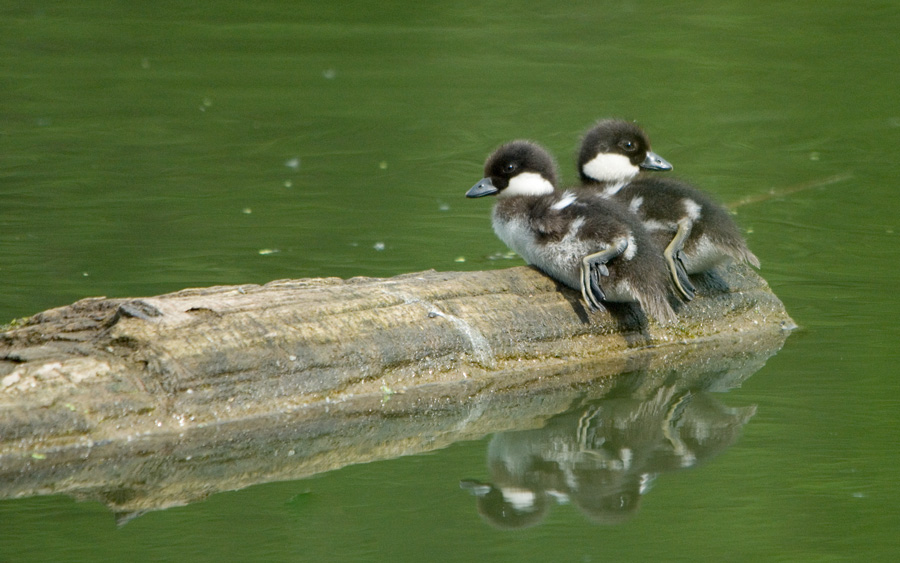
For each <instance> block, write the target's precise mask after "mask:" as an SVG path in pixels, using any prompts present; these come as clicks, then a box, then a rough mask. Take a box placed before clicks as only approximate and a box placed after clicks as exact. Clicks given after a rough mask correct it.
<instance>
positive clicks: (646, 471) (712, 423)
mask: <svg viewBox="0 0 900 563" xmlns="http://www.w3.org/2000/svg"><path fill="white" fill-rule="evenodd" d="M643 375H644V374H633V375H632V376H631V377H629V378H628V379H627V380H626V381H624V382H622V384H621V385H618V386H617V387H616V388H614V389H613V390H611V391H610V393H609V394H608V395H607V396H606V397H604V398H602V399H597V400H591V401H585V402H581V403H579V404H578V405H577V406H576V407H575V408H573V409H571V410H569V411H567V412H565V413H563V414H560V415H557V416H555V417H553V418H551V419H550V420H548V421H547V424H546V425H545V426H544V427H543V428H539V429H535V430H523V431H517V432H503V433H500V434H496V435H494V437H493V438H492V439H491V441H490V445H489V446H488V452H487V458H488V463H487V465H488V471H489V473H490V479H491V480H490V482H479V481H475V480H463V481H462V482H461V483H460V485H461V487H462V488H464V489H466V490H468V491H470V492H471V493H473V494H474V495H475V496H476V497H477V499H478V500H477V505H478V513H479V514H480V515H481V516H482V517H483V518H484V519H485V520H486V521H487V522H489V523H491V524H493V525H495V526H497V527H499V528H523V527H528V526H533V525H535V524H538V523H539V522H541V521H542V520H543V519H544V517H545V516H546V515H547V513H548V511H549V510H550V507H551V506H552V505H553V504H554V503H559V504H563V503H571V504H573V505H574V506H576V507H578V509H579V510H580V511H581V512H582V513H583V514H584V515H585V516H587V517H588V518H589V519H591V520H593V521H595V522H598V523H603V524H616V523H620V522H622V521H624V520H626V519H628V518H630V517H631V516H632V515H634V514H635V513H636V512H637V510H638V507H639V506H640V500H641V497H642V496H643V495H644V494H646V493H647V491H648V490H649V489H650V487H651V485H652V484H653V482H654V480H655V479H656V477H657V476H658V475H660V474H662V473H667V472H670V471H677V470H679V469H685V468H688V467H693V466H695V465H697V464H698V463H700V462H702V461H704V460H707V459H710V458H712V457H715V456H716V455H718V454H719V453H721V452H722V451H724V450H725V449H726V448H728V446H730V445H731V444H733V443H734V442H735V441H736V440H737V439H738V436H739V434H740V431H741V429H742V428H743V426H744V424H746V423H747V421H748V420H750V418H751V417H752V416H753V415H754V414H755V413H756V407H755V406H748V407H742V408H730V407H727V406H725V405H724V404H722V403H721V402H720V401H719V400H718V399H717V398H715V397H713V396H712V395H711V394H710V393H709V392H708V391H707V390H706V389H704V388H702V387H697V386H695V385H694V384H688V385H685V384H684V383H686V382H685V381H684V380H683V379H682V378H679V377H678V376H677V374H673V377H672V378H671V379H669V380H667V381H666V382H665V383H663V384H662V385H660V386H659V387H656V388H655V389H653V390H647V389H642V386H641V383H642V378H643ZM723 375H727V374H723ZM704 383H707V384H708V382H704Z"/></svg>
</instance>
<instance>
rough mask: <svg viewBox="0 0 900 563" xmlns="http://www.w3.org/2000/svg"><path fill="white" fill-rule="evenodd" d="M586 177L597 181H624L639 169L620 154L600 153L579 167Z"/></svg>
mask: <svg viewBox="0 0 900 563" xmlns="http://www.w3.org/2000/svg"><path fill="white" fill-rule="evenodd" d="M581 171H582V172H584V175H585V176H587V177H588V178H591V179H593V180H596V181H598V182H625V181H628V180H630V179H632V178H634V177H635V176H637V173H638V172H640V171H641V169H640V168H638V167H637V165H635V164H632V163H631V161H630V160H628V159H627V158H625V157H624V156H622V155H621V154H610V153H601V154H598V155H597V156H595V157H594V158H593V159H592V160H590V161H588V162H586V163H585V164H584V166H582V167H581Z"/></svg>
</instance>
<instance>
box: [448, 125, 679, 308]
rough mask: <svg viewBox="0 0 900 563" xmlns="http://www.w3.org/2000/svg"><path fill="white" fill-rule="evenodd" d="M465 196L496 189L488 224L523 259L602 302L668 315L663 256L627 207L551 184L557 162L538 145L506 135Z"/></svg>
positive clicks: (597, 304) (592, 301) (591, 303)
mask: <svg viewBox="0 0 900 563" xmlns="http://www.w3.org/2000/svg"><path fill="white" fill-rule="evenodd" d="M484 176H485V177H484V178H483V179H482V180H480V181H479V182H478V183H477V184H475V186H473V187H472V188H471V189H470V190H469V191H468V192H467V193H466V197H482V196H487V195H496V196H497V203H496V205H494V210H493V214H492V223H493V227H494V232H495V233H496V234H497V236H498V237H499V238H500V240H502V241H503V242H504V243H506V245H507V246H508V247H509V248H510V249H512V250H514V251H515V252H517V253H518V254H519V255H520V256H522V258H524V259H525V261H526V262H528V263H529V264H531V265H533V266H536V267H537V268H538V269H540V270H541V271H542V272H544V273H546V274H547V275H549V276H550V277H551V278H553V279H555V280H557V281H559V282H561V283H563V284H565V285H567V286H569V287H571V288H573V289H576V290H580V291H581V295H582V296H583V297H584V301H585V302H586V303H587V305H588V308H589V309H590V310H592V311H596V310H602V309H603V305H602V302H604V301H606V302H637V303H639V304H640V306H641V308H642V309H643V310H644V311H645V312H646V313H647V314H649V315H651V316H652V317H654V318H656V319H657V320H658V321H660V322H664V323H665V322H671V321H674V320H675V312H674V311H673V310H672V306H671V305H670V302H669V298H670V296H671V297H674V290H673V287H672V283H671V281H670V279H669V276H668V275H667V270H666V263H665V259H664V258H663V256H662V252H661V250H660V249H659V247H658V246H657V245H656V244H655V243H654V242H653V240H652V238H651V237H650V236H649V235H648V233H647V232H646V231H645V229H644V228H643V227H642V226H641V223H640V221H639V220H638V219H637V218H636V217H635V216H634V214H633V213H631V212H630V211H629V210H628V209H627V208H626V207H623V206H622V205H620V204H618V203H617V202H614V201H607V200H604V199H602V198H598V197H596V196H594V195H592V194H578V193H575V192H571V191H565V192H558V191H556V190H555V187H556V184H557V172H556V163H555V161H554V160H553V157H551V156H550V154H549V153H548V152H547V151H546V150H545V149H544V148H543V147H541V146H539V145H537V144H536V143H533V142H530V141H521V140H519V141H512V142H510V143H506V144H504V145H502V146H501V147H499V148H498V149H497V150H495V151H494V152H493V153H492V154H491V155H490V157H488V159H487V162H486V163H485V165H484Z"/></svg>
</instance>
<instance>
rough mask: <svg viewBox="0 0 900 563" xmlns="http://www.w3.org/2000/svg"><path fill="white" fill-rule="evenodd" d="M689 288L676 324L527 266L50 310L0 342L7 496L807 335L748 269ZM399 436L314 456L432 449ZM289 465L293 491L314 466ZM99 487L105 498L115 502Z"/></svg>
mask: <svg viewBox="0 0 900 563" xmlns="http://www.w3.org/2000/svg"><path fill="white" fill-rule="evenodd" d="M694 281H695V285H696V286H697V287H698V297H697V298H696V299H695V300H694V301H692V302H691V303H690V304H689V305H686V306H684V307H682V308H681V309H680V310H679V322H678V323H676V324H673V325H668V326H663V325H659V324H657V323H655V322H653V321H649V322H648V320H647V319H646V318H644V317H643V315H642V314H641V313H640V311H639V310H637V309H635V308H634V307H631V306H626V305H623V306H619V307H615V308H611V309H610V310H609V311H608V312H602V313H595V314H589V313H587V312H586V310H585V309H584V307H583V305H582V303H581V301H580V299H579V295H578V294H577V293H576V292H574V291H572V290H570V289H567V288H564V287H560V286H559V285H558V284H556V283H554V282H553V281H552V280H550V279H549V278H547V277H546V276H544V275H543V274H541V273H539V272H537V271H535V270H533V269H531V268H527V267H517V268H510V269H505V270H495V271H478V272H434V271H428V272H421V273H414V274H407V275H402V276H397V277H394V278H389V279H374V278H354V279H350V280H341V279H332V278H329V279H307V280H284V281H276V282H271V283H268V284H266V285H262V286H259V285H243V286H228V287H211V288H204V289H188V290H183V291H179V292H176V293H171V294H166V295H161V296H157V297H147V298H129V299H106V298H91V299H84V300H81V301H78V302H76V303H74V304H72V305H69V306H66V307H60V308H57V309H52V310H49V311H45V312H43V313H39V314H37V315H34V316H33V317H31V318H29V319H27V320H26V321H24V322H23V323H22V324H21V325H20V326H17V327H14V328H11V329H10V330H8V331H7V332H4V333H2V334H0V498H2V497H4V496H27V495H29V494H38V493H35V491H40V490H43V491H49V490H57V491H59V490H60V489H59V488H58V487H60V486H61V485H60V484H59V482H60V481H63V480H65V479H64V475H69V473H67V472H68V471H71V470H72V467H73V464H75V465H78V466H79V467H81V465H79V464H82V462H83V463H87V462H86V461H84V460H87V458H88V454H91V455H92V456H93V462H92V463H100V462H101V460H103V459H106V460H116V467H118V468H121V467H122V463H123V459H124V458H128V459H138V458H140V459H144V458H145V457H146V456H147V455H148V452H159V451H165V452H169V453H171V452H172V451H174V450H176V449H177V450H178V451H180V452H181V453H182V454H183V457H182V458H181V459H185V458H186V459H190V458H191V457H193V456H194V455H195V454H196V455H198V456H200V457H201V458H203V457H204V455H203V454H202V451H203V448H207V450H208V449H209V448H211V447H212V446H210V444H212V443H215V444H218V446H217V447H221V448H229V447H230V448H232V449H234V448H236V447H238V446H237V445H238V444H242V443H244V444H246V443H249V442H252V441H254V440H255V439H256V438H255V437H256V436H257V435H258V434H259V433H263V434H266V435H269V434H272V433H273V432H274V429H273V425H275V426H278V425H283V426H278V427H283V428H284V430H283V431H284V432H287V433H289V434H291V436H294V438H292V440H296V435H297V433H300V434H302V435H304V436H308V435H311V434H316V435H320V434H321V435H328V436H330V438H329V443H331V442H335V441H336V442H335V443H334V444H333V445H334V446H335V447H334V450H333V451H338V450H340V449H341V448H340V447H339V443H338V442H340V441H341V440H342V439H344V440H346V439H347V436H349V435H351V434H346V433H345V430H346V429H347V428H350V427H353V425H354V424H357V423H362V424H363V425H364V426H366V427H368V425H369V424H370V422H366V420H367V419H366V417H371V416H375V415H378V414H379V412H381V411H383V412H382V414H384V415H385V416H386V417H387V418H389V419H391V420H397V419H401V418H403V417H405V416H406V417H408V416H414V415H415V414H416V413H421V412H423V410H427V409H432V408H438V407H440V408H443V409H447V408H450V407H448V405H458V407H459V408H458V409H457V410H459V409H462V408H463V406H464V405H465V404H466V403H467V402H468V403H469V404H470V405H473V404H478V403H479V401H483V399H484V398H485V397H488V396H491V397H496V396H498V394H506V395H507V396H510V397H513V396H520V395H521V394H523V393H526V394H529V396H530V397H532V399H529V400H530V401H532V402H534V400H535V399H534V398H533V397H535V396H536V395H535V393H538V395H537V396H539V394H540V392H541V390H542V389H547V388H550V387H553V388H567V387H568V386H571V385H574V384H575V383H580V384H583V383H584V382H585V381H588V380H590V379H591V378H594V377H600V378H610V377H615V374H617V373H623V372H626V371H629V370H633V369H634V368H635V365H636V364H635V362H636V361H638V360H639V363H642V364H646V363H648V362H650V363H652V362H654V361H657V362H659V361H662V362H664V366H665V367H666V368H667V369H675V368H678V367H681V368H685V369H687V368H689V367H690V365H693V363H696V361H707V362H708V361H709V357H710V356H709V355H710V352H709V351H710V350H713V352H712V356H713V357H734V356H735V355H737V356H740V355H741V354H744V355H746V354H747V353H750V352H751V351H752V350H754V348H762V351H763V352H764V353H765V354H766V355H768V354H771V353H773V352H772V350H775V349H777V348H779V347H780V346H781V342H782V341H783V339H784V337H785V336H786V335H787V332H788V329H790V328H793V327H794V324H793V321H792V320H791V319H790V317H789V316H788V315H787V313H786V312H785V309H784V306H783V305H782V303H781V302H780V301H779V300H778V299H777V298H776V297H775V296H774V295H773V294H772V292H771V291H770V290H769V288H768V286H767V285H766V283H765V281H764V280H763V279H762V278H760V277H759V276H758V275H757V274H756V273H755V272H753V271H751V270H750V269H748V268H746V267H743V266H731V267H729V268H727V269H723V270H721V271H717V272H715V273H714V274H709V275H705V276H700V277H697V278H695V279H694ZM701 348H702V350H704V351H705V352H704V353H702V354H701V353H699V352H696V350H697V349H701ZM698 355H699V356H698ZM695 356H698V357H702V358H706V359H702V358H701V360H697V358H696V357H695ZM673 358H675V359H673ZM692 358H693V359H692ZM588 364H590V365H591V366H593V367H591V369H589V370H585V369H583V366H585V365H588ZM573 366H582V367H580V368H578V369H575V368H574V367H573ZM567 400H568V399H567ZM441 405H443V406H441ZM545 406H546V405H545ZM451 410H453V409H451ZM454 412H456V411H454ZM507 414H508V413H507ZM470 415H471V413H469V414H468V415H466V418H465V420H469V418H471V416H470ZM451 418H453V417H451ZM363 419H366V420H363ZM454 420H455V419H454ZM353 421H356V422H353ZM348 424H349V426H348ZM459 424H460V421H459V420H455V422H453V425H452V426H453V427H454V428H461V427H460V426H459ZM298 425H299V426H298ZM404 425H405V427H407V429H406V430H405V431H402V430H397V432H395V434H396V436H394V437H393V438H391V439H388V438H386V437H385V436H380V437H378V439H377V440H375V439H374V438H372V436H369V438H371V439H367V440H365V441H366V445H364V446H365V447H363V446H359V447H360V448H363V449H366V450H367V451H368V452H369V453H367V454H366V455H365V456H362V457H359V456H354V455H351V454H349V453H347V452H345V453H344V454H342V455H341V456H339V457H341V460H334V459H331V458H328V459H327V460H325V461H323V458H322V457H321V456H319V457H318V458H317V460H318V461H317V463H319V465H320V466H321V467H320V468H319V469H321V470H324V469H332V468H335V467H339V466H341V465H345V464H347V463H354V462H359V461H366V460H370V459H379V458H384V457H390V455H391V453H390V452H393V455H402V454H404V453H413V452H415V451H423V450H426V449H429V448H433V447H435V446H434V443H435V442H434V438H433V437H432V438H431V440H430V441H429V440H428V439H427V438H424V437H421V438H420V436H426V435H427V432H423V431H422V426H421V424H420V423H417V422H415V421H406V422H405V423H404ZM404 425H401V426H404ZM410 425H412V426H414V427H415V431H413V430H412V429H411V428H410ZM288 428H291V430H288ZM298 428H299V429H298ZM328 428H330V429H331V431H326V430H327V429H328ZM341 429H343V430H341ZM470 430H471V429H470ZM332 431H333V432H332ZM479 431H480V432H481V433H482V435H483V434H484V433H485V432H488V431H491V430H490V429H489V428H487V427H485V428H480V427H479ZM359 432H361V431H360V430H359V429H357V430H355V431H354V433H355V434H358V433H359ZM275 434H277V433H275ZM476 434H477V432H476ZM361 435H363V436H367V435H368V434H366V433H365V432H363V433H362V434H361ZM340 436H343V437H344V438H340ZM463 436H464V437H465V438H468V439H472V438H474V437H477V436H473V435H472V432H471V431H469V432H468V433H463ZM192 440H193V441H192ZM373 440H374V441H373ZM422 440H425V441H426V442H427V444H425V443H423V442H422ZM248 441H249V442H248ZM450 441H452V440H450ZM413 442H414V443H413ZM261 443H267V442H266V441H265V440H262V442H261ZM376 443H377V444H380V446H378V447H375V446H374V445H373V444H376ZM441 443H443V444H444V445H446V443H449V442H447V440H446V439H445V440H444V441H442V442H441ZM318 447H319V446H317V448H318ZM373 448H375V449H376V450H377V452H374V453H373V452H372V451H371V450H372V449H373ZM289 449H291V451H294V450H295V449H296V448H289ZM345 449H346V448H345ZM352 449H353V448H350V450H352ZM191 451H194V452H195V454H192V453H189V452H191ZM216 451H218V450H216ZM329 451H331V452H332V453H331V454H329V455H331V456H333V455H334V453H333V451H332V450H329ZM91 452H93V453H91ZM207 453H209V452H208V451H207ZM299 453H300V452H298V455H299ZM210 455H211V454H210ZM210 455H207V456H205V457H206V458H209V457H210ZM348 455H349V456H350V457H347V456H348ZM213 457H214V456H213ZM345 458H346V459H345ZM78 460H82V461H78ZM294 461H295V464H294V466H293V467H294V468H295V471H294V473H292V476H293V477H296V476H298V473H297V472H298V471H299V474H300V475H301V476H302V475H307V474H310V473H315V472H316V471H318V469H316V470H312V469H309V468H307V469H305V470H299V469H297V467H298V466H297V464H296V461H297V460H296V459H295V460H294ZM317 467H319V466H317ZM82 469H83V468H82ZM116 475H119V477H120V478H123V479H124V477H122V473H121V472H119V473H116ZM39 476H42V477H40V479H38V477H39ZM272 478H276V477H272ZM35 479H38V481H39V482H36V481H35ZM47 479H50V481H52V482H53V483H56V484H49V483H48V481H47ZM126 480H127V479H126ZM263 480H268V479H266V478H263ZM97 481H98V482H99V481H102V480H100V479H97ZM150 481H152V480H150ZM66 482H69V484H70V485H71V482H70V480H69V481H66ZM98 482H94V484H93V485H92V487H93V489H92V490H94V489H98V488H99V489H103V490H107V489H108V488H109V487H108V486H107V485H108V483H107V485H100V484H98ZM140 482H148V480H147V478H146V476H143V477H142V478H141V480H140ZM26 483H27V486H26ZM245 484H246V483H245ZM122 486H124V485H122ZM239 486H244V485H238V484H235V483H233V482H229V483H222V484H220V485H217V486H210V485H207V486H206V489H204V491H205V492H209V491H210V490H221V489H223V488H226V489H227V488H237V487H239ZM63 488H64V487H63ZM88 488H91V487H88ZM120 488H121V487H120ZM126 488H127V487H126ZM113 489H115V490H119V488H116V487H113ZM60 492H62V491H60ZM72 494H76V493H75V492H73V493H72ZM126 496H127V495H126ZM189 496H190V495H189ZM192 496H193V497H197V496H202V495H201V494H200V493H197V492H196V491H194V492H193V495H192ZM129 498H130V497H129ZM120 500H121V499H120ZM160 502H162V501H155V502H151V503H150V504H151V505H153V506H154V507H158V506H159V505H160ZM171 503H175V504H179V503H182V502H175V501H172V500H171V499H170V504H171ZM110 504H117V503H116V502H112V501H110ZM118 504H119V505H120V504H122V503H121V502H118ZM125 504H127V503H125ZM162 504H165V503H164V502H163V503H162ZM131 508H132V509H139V508H140V507H139V506H132V507H131Z"/></svg>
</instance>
